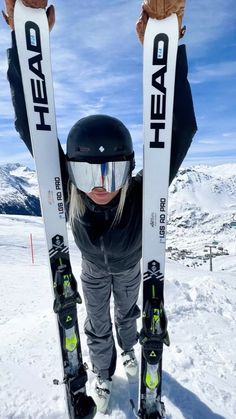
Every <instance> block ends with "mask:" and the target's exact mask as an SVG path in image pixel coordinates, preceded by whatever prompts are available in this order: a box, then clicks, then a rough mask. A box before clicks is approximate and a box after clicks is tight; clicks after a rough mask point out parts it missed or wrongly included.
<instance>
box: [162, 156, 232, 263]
mask: <svg viewBox="0 0 236 419" xmlns="http://www.w3.org/2000/svg"><path fill="white" fill-rule="evenodd" d="M235 196H236V164H225V165H220V166H202V165H201V166H194V167H191V168H181V169H180V170H179V172H178V174H177V176H176V178H175V180H174V181H173V183H172V185H171V186H170V196H169V222H168V235H167V248H168V251H169V254H170V257H171V259H175V260H182V262H183V264H185V265H186V264H187V265H189V266H194V265H195V264H197V265H198V264H200V265H202V264H203V263H204V262H206V261H207V259H209V248H208V251H207V248H206V247H205V246H206V245H212V244H213V245H214V246H216V247H214V248H213V253H214V255H213V256H222V254H227V253H229V255H230V254H233V253H234V252H235V229H234V227H233V220H235V215H236V199H235ZM207 252H208V254H206V253H207ZM227 260H228V263H229V264H230V263H231V261H230V258H227ZM215 263H216V264H217V263H219V259H218V260H217V261H216V262H215ZM229 267H230V266H228V268H229Z"/></svg>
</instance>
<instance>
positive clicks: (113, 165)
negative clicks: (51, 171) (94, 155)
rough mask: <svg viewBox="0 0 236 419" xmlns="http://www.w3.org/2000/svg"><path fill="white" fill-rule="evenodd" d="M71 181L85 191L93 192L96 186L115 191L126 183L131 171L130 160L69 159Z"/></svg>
mask: <svg viewBox="0 0 236 419" xmlns="http://www.w3.org/2000/svg"><path fill="white" fill-rule="evenodd" d="M67 164H68V170H69V174H70V177H71V181H72V182H73V183H74V185H75V186H76V187H77V188H78V189H80V190H81V191H83V192H86V193H88V192H91V191H92V190H93V189H94V188H96V187H97V188H99V187H100V188H104V189H105V190H106V191H107V192H114V191H117V190H118V189H120V188H122V186H123V185H124V184H125V182H126V180H127V178H128V175H129V172H130V161H115V162H107V163H101V164H90V163H87V162H73V161H68V162H67Z"/></svg>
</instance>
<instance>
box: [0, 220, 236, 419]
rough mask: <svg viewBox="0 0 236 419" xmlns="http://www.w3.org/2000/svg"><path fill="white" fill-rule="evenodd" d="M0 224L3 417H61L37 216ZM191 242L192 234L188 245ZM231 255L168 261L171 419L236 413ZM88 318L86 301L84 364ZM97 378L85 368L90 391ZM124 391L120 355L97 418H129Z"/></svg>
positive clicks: (235, 260)
mask: <svg viewBox="0 0 236 419" xmlns="http://www.w3.org/2000/svg"><path fill="white" fill-rule="evenodd" d="M0 231H1V240H0V249H1V253H0V258H1V286H0V301H1V304H0V418H1V419H44V418H45V419H46V418H47V419H66V418H67V415H66V408H65V401H64V389H63V386H54V385H53V384H52V380H53V379H54V378H58V379H60V380H61V379H62V373H61V368H60V367H61V360H60V350H59V341H58V337H57V328H56V321H55V316H54V313H53V310H52V304H53V296H52V290H51V284H50V278H49V269H48V260H47V252H46V244H45V238H44V231H43V224H42V220H41V219H40V218H34V217H24V216H9V215H8V216H7V215H1V216H0ZM30 233H32V234H33V241H34V250H35V264H34V265H32V263H31V256H30V250H29V234H30ZM69 236H70V242H71V245H70V248H71V259H72V267H73V271H74V274H75V276H76V278H77V279H78V285H79V291H80V292H81V293H82V291H81V287H80V281H79V276H80V262H81V259H80V253H79V251H78V250H77V248H76V247H75V245H74V244H73V239H72V237H71V232H70V233H69ZM188 240H190V239H189V236H188ZM194 240H195V241H194ZM195 242H197V238H196V237H195V238H193V242H192V243H193V246H194V243H195ZM235 256H236V255H235V253H234V254H232V253H231V254H230V256H228V258H230V263H228V261H229V259H227V256H224V257H221V258H219V260H218V261H217V265H216V266H217V271H216V272H214V273H210V272H208V271H207V270H206V267H204V268H198V269H192V268H188V267H185V266H183V265H182V264H180V263H179V262H173V261H167V272H166V278H167V279H166V282H165V306H166V310H167V314H168V319H169V333H170V338H171V346H170V348H165V350H164V359H163V369H164V372H163V401H164V402H165V405H166V412H167V414H166V418H167V419H183V418H186V419H222V418H226V419H234V418H235V417H236V399H235V395H236V351H235V346H236V336H235V315H236V313H235V311H236V290H235V288H236V285H235V272H236V257H235ZM225 266H227V269H225V270H224V271H222V268H223V267H224V268H225ZM111 309H113V304H112V305H111ZM85 316H86V313H85V308H84V306H83V305H82V306H79V307H78V318H79V324H80V333H81V340H82V347H83V358H84V361H85V362H87V363H88V364H89V356H88V349H87V346H86V339H85V335H84V332H83V322H84V320H85ZM139 326H140V323H139ZM139 350H140V348H139V345H137V346H136V351H137V353H139ZM93 380H94V375H93V374H92V373H91V372H89V383H88V386H87V388H88V393H89V390H90V388H91V385H92V382H93ZM133 391H135V389H133ZM128 394H129V386H128V382H127V380H126V378H125V374H124V371H123V367H122V363H121V360H120V357H118V364H117V370H116V374H115V376H114V379H113V391H112V397H111V401H110V407H109V412H108V414H107V415H102V414H97V415H96V418H98V419H105V418H108V417H111V418H116V419H125V418H128V419H129V418H130V419H131V418H133V417H134V416H133V414H132V412H131V409H130V406H129V397H128Z"/></svg>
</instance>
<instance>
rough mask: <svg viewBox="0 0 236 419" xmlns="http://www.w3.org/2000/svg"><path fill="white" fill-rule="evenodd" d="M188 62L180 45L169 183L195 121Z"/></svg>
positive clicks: (183, 47)
mask: <svg viewBox="0 0 236 419" xmlns="http://www.w3.org/2000/svg"><path fill="white" fill-rule="evenodd" d="M187 76H188V63H187V56H186V47H185V45H180V46H179V48H178V54H177V63H176V77H175V95H174V110H173V126H172V145H171V163H170V184H171V182H172V180H173V179H174V177H175V176H176V173H177V171H178V169H179V167H180V165H181V163H182V161H183V160H184V157H185V156H186V153H187V151H188V149H189V147H190V145H191V142H192V139H193V137H194V134H195V133H196V131H197V123H196V119H195V114H194V108H193V100H192V94H191V89H190V85H189V82H188V79H187Z"/></svg>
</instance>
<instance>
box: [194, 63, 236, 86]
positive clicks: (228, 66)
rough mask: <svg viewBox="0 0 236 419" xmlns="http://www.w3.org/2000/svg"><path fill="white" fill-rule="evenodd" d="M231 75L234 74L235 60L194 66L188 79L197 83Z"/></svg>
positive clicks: (224, 78) (235, 74) (235, 72)
mask: <svg viewBox="0 0 236 419" xmlns="http://www.w3.org/2000/svg"><path fill="white" fill-rule="evenodd" d="M232 76H236V60H235V61H225V62H215V63H214V64H207V65H201V66H196V67H195V69H193V70H192V71H191V73H190V75H189V81H190V83H192V84H199V83H206V82H215V81H217V80H227V77H232Z"/></svg>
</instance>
